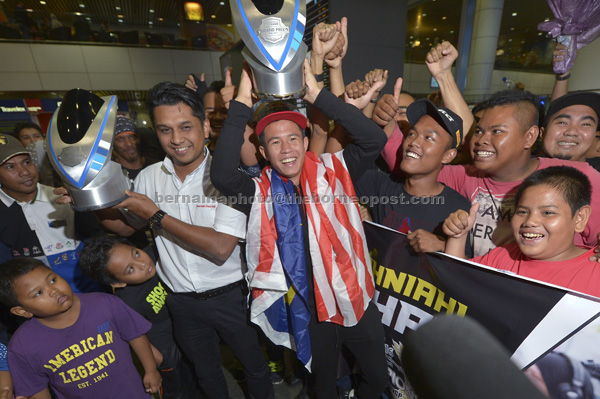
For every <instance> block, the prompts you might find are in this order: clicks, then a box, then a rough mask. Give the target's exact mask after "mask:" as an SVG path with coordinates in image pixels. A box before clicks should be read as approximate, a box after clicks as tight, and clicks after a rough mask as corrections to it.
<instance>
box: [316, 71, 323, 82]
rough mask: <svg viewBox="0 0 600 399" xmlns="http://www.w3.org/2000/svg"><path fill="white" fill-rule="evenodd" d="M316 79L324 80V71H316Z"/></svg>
mask: <svg viewBox="0 0 600 399" xmlns="http://www.w3.org/2000/svg"><path fill="white" fill-rule="evenodd" d="M315 79H316V80H317V82H322V81H323V80H324V79H325V74H324V73H315Z"/></svg>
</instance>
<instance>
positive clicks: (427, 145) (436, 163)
mask: <svg viewBox="0 0 600 399" xmlns="http://www.w3.org/2000/svg"><path fill="white" fill-rule="evenodd" d="M451 140H452V138H451V137H450V135H449V134H448V132H446V131H445V130H444V128H443V127H442V126H441V125H440V124H439V123H437V122H436V121H435V119H433V118H432V117H431V116H429V115H424V116H422V117H421V118H420V119H419V120H418V121H417V123H415V125H414V126H413V127H412V128H411V129H410V131H409V132H408V133H407V134H406V138H405V139H404V141H403V142H402V151H403V152H404V154H403V155H402V162H401V163H400V169H402V171H403V172H404V173H406V174H407V175H426V174H431V173H434V172H436V173H438V171H439V170H440V169H441V168H442V165H443V164H447V163H450V161H452V159H454V156H456V150H454V149H448V144H449V143H450V141H451Z"/></svg>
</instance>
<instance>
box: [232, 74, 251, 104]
mask: <svg viewBox="0 0 600 399" xmlns="http://www.w3.org/2000/svg"><path fill="white" fill-rule="evenodd" d="M248 70H249V68H248V67H247V66H246V65H245V66H244V69H242V75H241V77H240V88H239V90H238V93H237V97H236V98H235V101H237V102H240V103H242V104H244V105H246V106H248V107H250V108H252V79H250V72H249V71H248Z"/></svg>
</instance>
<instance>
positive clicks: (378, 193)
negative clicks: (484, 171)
mask: <svg viewBox="0 0 600 399" xmlns="http://www.w3.org/2000/svg"><path fill="white" fill-rule="evenodd" d="M406 114H407V117H408V122H409V123H410V125H411V126H412V127H411V129H410V131H409V132H408V133H407V134H406V137H405V138H404V140H403V142H402V155H403V156H402V162H401V163H400V170H401V171H402V172H403V175H404V176H405V178H404V179H401V178H399V177H397V176H396V177H394V176H392V175H391V174H389V173H386V172H383V171H381V170H379V169H377V168H376V166H375V165H373V167H372V168H371V169H369V170H367V171H366V172H365V173H364V175H363V176H362V177H361V179H360V180H359V181H358V183H357V184H356V193H357V194H358V196H359V197H360V198H363V199H368V205H370V207H371V212H372V216H373V221H374V222H375V223H379V224H383V225H384V226H387V227H390V228H392V229H394V230H398V231H401V232H403V233H408V238H409V240H410V243H411V245H412V246H413V248H414V249H415V250H416V251H419V252H435V251H443V250H444V247H445V235H444V233H443V232H442V224H443V222H444V220H445V219H446V217H447V216H448V215H449V214H450V213H452V212H454V211H456V210H458V209H464V210H466V211H468V210H469V207H470V204H469V201H468V200H467V199H466V198H465V197H463V196H462V195H460V194H458V193H457V192H456V191H454V190H453V189H451V188H450V187H447V186H445V185H444V184H442V183H439V182H438V175H439V173H440V171H441V170H442V167H443V166H444V165H447V164H449V163H450V162H452V160H453V159H454V157H456V154H457V147H458V146H460V144H461V143H462V140H463V131H462V130H463V121H462V119H461V118H460V116H458V115H457V114H455V113H454V112H452V111H451V110H449V109H448V108H443V107H440V108H438V107H436V106H435V105H434V104H433V103H432V102H431V101H429V100H417V101H415V102H414V103H412V104H411V105H410V106H409V107H408V109H407V112H406ZM467 246H468V248H467V251H468V252H470V245H469V244H467Z"/></svg>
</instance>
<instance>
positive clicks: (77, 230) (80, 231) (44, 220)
mask: <svg viewBox="0 0 600 399" xmlns="http://www.w3.org/2000/svg"><path fill="white" fill-rule="evenodd" d="M0 185H1V187H2V189H0V220H2V223H0V243H2V244H3V246H5V247H6V249H8V250H9V251H2V254H1V255H0V262H4V261H6V260H8V259H10V258H15V257H22V256H24V257H33V258H36V259H39V260H41V261H42V262H44V263H45V264H46V265H48V266H49V267H51V268H52V269H53V270H54V271H55V272H56V273H57V274H58V275H60V276H61V277H62V278H64V279H65V280H66V281H68V282H69V284H70V285H71V287H72V288H73V291H74V292H92V291H99V290H100V289H101V287H100V285H98V284H97V283H96V282H94V281H92V280H90V279H89V278H87V277H86V276H84V275H83V273H82V271H81V269H80V268H79V267H78V262H79V251H81V248H82V247H83V243H82V242H81V240H82V239H85V238H87V236H90V235H95V234H99V233H102V230H101V229H100V227H99V226H97V225H96V223H95V221H94V219H93V215H92V214H86V213H79V212H73V209H72V208H71V207H70V206H68V205H59V204H56V203H55V202H54V200H55V199H56V195H54V194H53V193H52V190H53V187H50V186H45V185H43V184H40V183H39V172H38V170H37V168H36V166H35V165H34V163H33V161H32V160H31V156H30V153H29V151H28V150H27V149H25V147H23V144H21V143H20V142H19V140H18V139H16V138H15V137H12V136H8V135H0ZM84 230H85V231H84Z"/></svg>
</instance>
